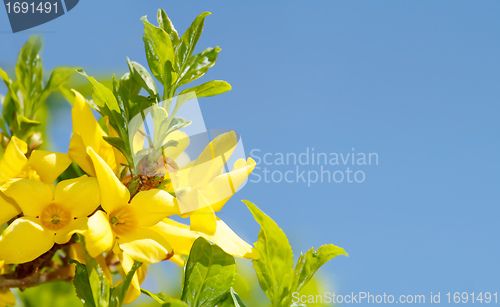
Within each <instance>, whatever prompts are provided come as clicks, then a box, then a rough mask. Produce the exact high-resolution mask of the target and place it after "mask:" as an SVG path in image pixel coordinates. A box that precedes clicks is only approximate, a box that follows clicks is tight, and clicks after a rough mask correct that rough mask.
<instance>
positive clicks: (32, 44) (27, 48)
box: [16, 35, 43, 99]
mask: <svg viewBox="0 0 500 307" xmlns="http://www.w3.org/2000/svg"><path fill="white" fill-rule="evenodd" d="M42 47H43V42H42V38H41V37H40V36H38V35H32V36H31V37H30V38H29V39H28V41H27V42H26V43H25V44H24V46H23V47H22V48H21V51H20V52H19V55H18V57H17V63H16V76H17V80H18V81H19V89H20V90H21V92H22V93H23V94H24V95H25V98H26V99H29V98H30V97H33V96H34V95H35V94H37V93H39V92H40V91H41V90H42V86H43V85H42V78H43V66H42V59H41V57H40V51H41V50H42Z"/></svg>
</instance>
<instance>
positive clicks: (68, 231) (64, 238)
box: [54, 217, 89, 244]
mask: <svg viewBox="0 0 500 307" xmlns="http://www.w3.org/2000/svg"><path fill="white" fill-rule="evenodd" d="M88 221H89V218H88V217H81V218H77V219H76V220H71V221H70V222H69V223H68V224H67V225H66V226H64V227H63V228H61V229H59V230H57V232H56V234H55V236H54V242H56V243H57V244H65V243H68V241H69V240H71V236H73V234H75V233H79V234H83V233H85V231H87V229H88Z"/></svg>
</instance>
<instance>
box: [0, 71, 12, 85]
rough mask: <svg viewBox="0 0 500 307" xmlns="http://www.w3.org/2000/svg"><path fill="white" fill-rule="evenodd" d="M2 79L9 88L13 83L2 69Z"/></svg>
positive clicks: (0, 74)
mask: <svg viewBox="0 0 500 307" xmlns="http://www.w3.org/2000/svg"><path fill="white" fill-rule="evenodd" d="M0 78H1V79H2V80H3V82H4V83H5V85H7V86H10V84H11V83H12V81H11V80H10V78H9V75H8V74H7V73H6V72H5V71H4V70H3V69H1V68H0Z"/></svg>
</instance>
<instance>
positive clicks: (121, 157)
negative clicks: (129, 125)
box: [104, 116, 127, 172]
mask: <svg viewBox="0 0 500 307" xmlns="http://www.w3.org/2000/svg"><path fill="white" fill-rule="evenodd" d="M104 121H105V122H106V126H107V127H108V135H109V136H111V137H115V138H119V137H120V135H118V132H116V130H115V128H113V126H111V125H110V124H109V118H108V117H107V116H106V117H104ZM113 153H114V155H115V159H116V165H117V166H118V167H119V166H120V165H121V164H126V163H127V159H126V158H125V156H124V155H123V154H122V152H121V151H119V150H118V149H117V148H116V147H113ZM114 171H115V172H116V171H117V170H114Z"/></svg>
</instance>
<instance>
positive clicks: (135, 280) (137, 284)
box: [120, 253, 148, 305]
mask: <svg viewBox="0 0 500 307" xmlns="http://www.w3.org/2000/svg"><path fill="white" fill-rule="evenodd" d="M120 263H121V266H122V269H123V275H124V276H125V275H127V274H128V273H129V272H130V270H131V269H132V266H133V265H134V259H132V257H130V256H129V255H127V254H126V253H122V254H120ZM147 267H148V266H147V264H146V263H144V264H142V265H141V266H140V267H139V268H138V269H137V271H136V272H135V274H134V276H133V277H132V281H131V283H130V287H129V288H128V290H127V293H126V294H125V299H124V300H123V304H124V305H126V304H130V303H132V302H133V301H135V300H136V299H137V298H138V297H139V296H140V295H141V284H142V283H143V282H144V280H145V279H146V271H147Z"/></svg>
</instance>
